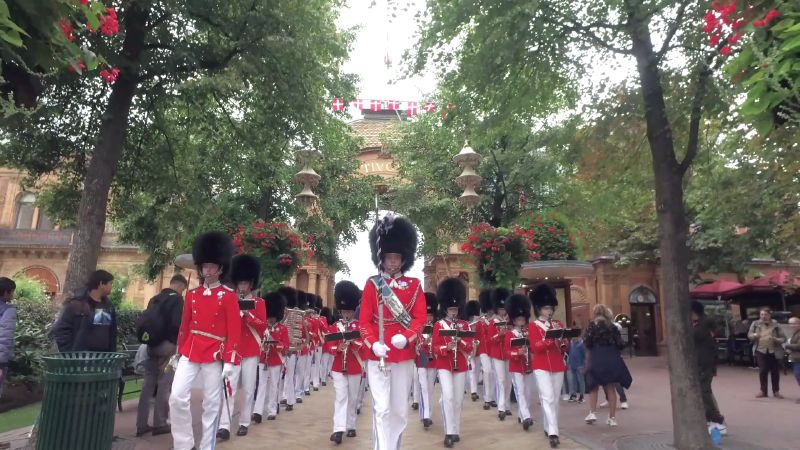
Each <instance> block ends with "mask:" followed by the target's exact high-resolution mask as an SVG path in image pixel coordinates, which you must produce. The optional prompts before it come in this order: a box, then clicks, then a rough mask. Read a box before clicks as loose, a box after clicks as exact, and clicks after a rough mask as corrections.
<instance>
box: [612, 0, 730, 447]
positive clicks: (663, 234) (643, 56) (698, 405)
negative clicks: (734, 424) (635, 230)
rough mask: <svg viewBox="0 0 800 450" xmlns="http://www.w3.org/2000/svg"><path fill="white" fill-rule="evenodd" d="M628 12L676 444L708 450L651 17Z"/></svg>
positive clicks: (679, 196) (681, 213) (676, 175)
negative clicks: (646, 147)
mask: <svg viewBox="0 0 800 450" xmlns="http://www.w3.org/2000/svg"><path fill="white" fill-rule="evenodd" d="M628 7H629V17H628V24H627V26H628V30H627V31H628V33H629V35H630V37H631V40H632V49H633V54H634V56H635V58H636V62H637V66H638V72H639V77H640V80H641V85H642V95H643V100H644V107H645V119H646V121H647V139H648V141H649V143H650V152H651V154H652V157H653V171H654V173H655V183H656V186H655V187H656V211H657V213H658V226H659V235H660V236H659V238H660V250H661V274H662V279H663V282H662V283H663V284H662V286H663V290H664V305H665V312H666V325H667V349H668V358H669V359H668V361H669V373H670V392H671V397H672V423H673V438H674V445H675V447H676V448H678V449H680V450H699V449H712V448H714V446H713V445H712V444H711V441H710V439H709V437H708V429H707V427H706V420H705V413H704V408H703V402H702V397H701V395H700V382H699V378H698V375H697V369H696V358H695V348H694V341H693V339H692V334H691V329H690V326H689V268H688V263H689V251H688V248H687V246H686V239H687V228H688V226H687V223H686V212H685V209H684V205H683V185H682V180H683V173H684V172H683V170H681V167H680V164H679V163H678V161H677V159H676V156H675V149H674V143H673V139H672V131H671V129H670V122H669V118H668V116H667V110H666V106H665V103H664V91H663V89H662V86H661V80H660V74H659V69H658V61H657V58H656V53H655V51H654V50H653V44H652V41H651V40H650V30H649V18H647V17H645V16H644V15H643V14H642V13H640V12H639V11H637V10H636V9H637V8H632V7H631V6H630V5H628Z"/></svg>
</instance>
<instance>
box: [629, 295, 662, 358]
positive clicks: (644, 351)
mask: <svg viewBox="0 0 800 450" xmlns="http://www.w3.org/2000/svg"><path fill="white" fill-rule="evenodd" d="M628 301H629V302H630V305H631V327H632V328H633V330H632V331H633V333H632V334H633V350H634V351H635V352H636V356H656V355H658V344H657V339H656V305H657V304H658V297H656V293H655V292H653V290H652V289H650V288H648V287H647V286H639V287H637V288H636V289H634V290H632V291H631V293H630V295H629V296H628Z"/></svg>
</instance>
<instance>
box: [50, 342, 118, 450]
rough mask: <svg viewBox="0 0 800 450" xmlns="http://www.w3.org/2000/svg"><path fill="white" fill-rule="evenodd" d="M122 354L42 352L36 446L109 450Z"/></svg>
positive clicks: (62, 449)
mask: <svg viewBox="0 0 800 450" xmlns="http://www.w3.org/2000/svg"><path fill="white" fill-rule="evenodd" d="M127 357H128V356H127V355H126V354H125V353H113V352H110V353H106V352H70V353H58V354H54V355H50V356H45V357H44V358H43V359H44V362H45V372H44V377H43V379H44V397H43V398H42V411H41V413H40V416H39V430H38V436H37V441H36V450H66V449H76V450H78V449H80V450H110V449H111V441H112V439H113V437H114V413H115V407H116V403H117V392H118V390H119V377H120V370H121V369H122V365H123V364H124V362H125V360H126V358H127Z"/></svg>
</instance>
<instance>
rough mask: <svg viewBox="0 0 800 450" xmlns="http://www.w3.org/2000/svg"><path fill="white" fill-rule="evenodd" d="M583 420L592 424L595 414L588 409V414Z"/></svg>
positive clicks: (595, 418) (595, 419)
mask: <svg viewBox="0 0 800 450" xmlns="http://www.w3.org/2000/svg"><path fill="white" fill-rule="evenodd" d="M583 420H584V421H586V423H588V424H589V425H593V424H594V423H595V422H597V416H596V415H595V414H594V413H593V412H591V411H590V412H589V415H588V416H586V418H585V419H583Z"/></svg>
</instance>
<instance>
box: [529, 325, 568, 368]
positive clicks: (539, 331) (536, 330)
mask: <svg viewBox="0 0 800 450" xmlns="http://www.w3.org/2000/svg"><path fill="white" fill-rule="evenodd" d="M558 328H564V325H562V324H561V322H560V321H558V320H551V321H550V323H547V322H544V321H541V320H535V321H534V322H533V323H531V324H530V325H528V339H530V340H531V348H532V349H533V354H534V357H533V363H532V364H531V366H532V367H533V370H546V371H548V372H563V371H565V370H566V368H565V366H564V356H563V354H562V352H561V343H560V342H558V341H556V340H555V339H545V338H544V334H545V333H546V332H547V330H550V329H553V330H555V329H558Z"/></svg>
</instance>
